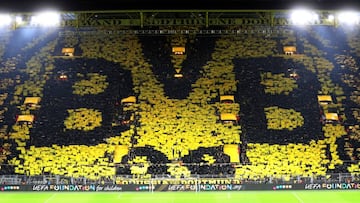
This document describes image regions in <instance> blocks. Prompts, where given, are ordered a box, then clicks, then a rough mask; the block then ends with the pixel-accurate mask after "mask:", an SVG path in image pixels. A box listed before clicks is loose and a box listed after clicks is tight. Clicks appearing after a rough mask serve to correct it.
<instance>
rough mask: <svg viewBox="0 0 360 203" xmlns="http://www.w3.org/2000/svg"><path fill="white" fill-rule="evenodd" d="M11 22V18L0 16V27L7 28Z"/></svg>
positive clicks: (7, 15)
mask: <svg viewBox="0 0 360 203" xmlns="http://www.w3.org/2000/svg"><path fill="white" fill-rule="evenodd" d="M11 21H12V20H11V16H10V15H9V14H0V26H9V25H10V24H11Z"/></svg>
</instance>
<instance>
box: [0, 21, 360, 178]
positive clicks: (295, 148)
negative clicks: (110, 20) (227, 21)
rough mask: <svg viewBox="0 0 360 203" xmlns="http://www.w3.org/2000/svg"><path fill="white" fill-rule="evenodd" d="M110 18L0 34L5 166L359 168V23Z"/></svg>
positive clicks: (292, 171) (167, 173)
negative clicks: (129, 21)
mask: <svg viewBox="0 0 360 203" xmlns="http://www.w3.org/2000/svg"><path fill="white" fill-rule="evenodd" d="M109 29H113V30H111V32H110V31H109V30H106V32H107V33H106V34H104V33H105V31H104V30H103V29H102V28H96V27H90V28H77V29H74V28H68V27H65V28H61V27H60V28H56V29H51V30H50V31H44V30H43V29H40V28H26V27H21V28H17V29H14V30H11V31H9V32H7V33H6V34H4V35H1V38H0V41H1V43H0V45H2V46H0V56H1V67H0V73H1V78H0V82H1V83H0V106H1V107H2V108H1V111H0V143H1V148H0V152H1V154H0V155H1V156H0V164H1V170H0V174H1V175H11V174H18V175H26V176H29V177H32V176H39V175H47V176H56V175H58V176H62V177H72V178H75V179H77V180H82V179H84V178H86V179H87V180H88V181H103V180H104V179H106V180H109V181H111V180H112V179H114V177H115V180H116V182H119V181H122V180H123V179H124V178H125V177H126V178H145V179H147V178H152V177H173V178H190V177H194V176H221V177H222V176H226V177H233V178H239V179H241V180H243V181H256V180H267V181H269V180H270V181H274V180H283V181H290V180H297V181H298V180H299V179H300V177H301V178H303V179H304V180H305V179H313V178H317V177H321V178H331V174H334V173H342V174H346V177H348V176H349V177H352V178H355V177H357V176H358V174H359V173H360V162H359V158H360V155H359V152H360V151H359V149H360V146H359V143H360V142H359V141H360V133H359V132H360V127H359V120H360V110H359V109H360V107H359V105H360V99H359V98H360V95H359V92H360V90H359V87H360V85H359V78H360V77H359V59H360V52H359V50H360V48H359V43H357V42H358V40H359V35H358V33H359V29H358V28H354V29H353V30H351V32H350V31H347V30H345V29H343V28H342V27H333V26H321V25H319V26H316V27H308V28H306V29H299V28H296V27H292V26H282V27H281V26H279V27H275V26H274V27H272V29H274V30H276V31H274V32H272V33H270V34H269V35H267V34H264V33H262V32H260V33H259V32H255V33H250V32H249V33H241V34H231V35H221V34H215V33H213V34H202V33H197V34H191V35H190V34H170V35H163V34H149V35H145V34H143V35H141V34H137V33H133V32H129V33H125V34H118V33H117V32H116V28H114V27H110V28H109ZM126 29H127V30H130V31H131V29H130V28H126ZM241 29H243V30H253V29H255V28H254V27H251V26H247V27H245V26H244V27H242V28H241ZM160 30H161V29H160ZM214 32H215V31H214ZM25 33H30V35H31V36H28V37H23V36H24V35H25ZM59 33H66V34H59ZM322 33H327V34H324V35H323V34H322ZM354 33H355V34H354ZM335 37H336V39H337V40H333V39H334V38H335ZM13 44H15V45H14V46H13ZM4 45H5V46H4ZM290 45H291V46H290ZM289 53H291V54H289ZM55 181H56V180H55Z"/></svg>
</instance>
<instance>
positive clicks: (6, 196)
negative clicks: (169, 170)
mask: <svg viewBox="0 0 360 203" xmlns="http://www.w3.org/2000/svg"><path fill="white" fill-rule="evenodd" d="M0 202H1V203H15V202H16V203H115V202H116V203H135V202H136V203H142V202H143V203H155V202H156V203H180V202H181V203H192V202H199V203H235V202H236V203H260V202H261V203H359V202H360V191H266V192H264V191H246V192H245V191H240V192H199V193H195V192H155V193H150V192H133V193H131V192H2V193H0Z"/></svg>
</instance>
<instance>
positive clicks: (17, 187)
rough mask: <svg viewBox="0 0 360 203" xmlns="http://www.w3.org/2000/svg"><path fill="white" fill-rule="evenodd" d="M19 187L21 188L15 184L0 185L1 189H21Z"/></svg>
mask: <svg viewBox="0 0 360 203" xmlns="http://www.w3.org/2000/svg"><path fill="white" fill-rule="evenodd" d="M19 189H20V186H13V185H8V186H2V187H0V190H1V191H14V190H19Z"/></svg>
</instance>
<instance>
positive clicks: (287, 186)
mask: <svg viewBox="0 0 360 203" xmlns="http://www.w3.org/2000/svg"><path fill="white" fill-rule="evenodd" d="M289 189H292V185H276V186H274V187H273V190H289Z"/></svg>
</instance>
